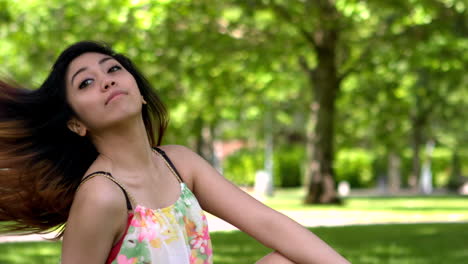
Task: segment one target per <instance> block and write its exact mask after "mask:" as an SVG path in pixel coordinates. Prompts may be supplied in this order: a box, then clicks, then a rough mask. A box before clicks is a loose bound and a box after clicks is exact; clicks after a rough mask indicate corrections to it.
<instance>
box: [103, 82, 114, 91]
mask: <svg viewBox="0 0 468 264" xmlns="http://www.w3.org/2000/svg"><path fill="white" fill-rule="evenodd" d="M114 85H115V82H114V81H111V82H107V83H106V85H104V89H105V90H107V89H109V87H111V86H114Z"/></svg>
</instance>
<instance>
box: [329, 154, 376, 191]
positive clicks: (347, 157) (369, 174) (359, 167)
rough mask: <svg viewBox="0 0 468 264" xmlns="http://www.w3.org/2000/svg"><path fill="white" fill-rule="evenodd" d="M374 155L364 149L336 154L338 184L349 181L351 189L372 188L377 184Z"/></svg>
mask: <svg viewBox="0 0 468 264" xmlns="http://www.w3.org/2000/svg"><path fill="white" fill-rule="evenodd" d="M374 160H375V158H374V155H373V154H372V153H371V152H369V151H367V150H364V149H343V150H340V151H338V153H337V154H336V159H335V164H334V169H335V179H336V182H340V181H347V182H349V183H350V184H351V187H354V188H356V187H371V186H373V185H374V184H375V180H376V173H374V170H373V163H374Z"/></svg>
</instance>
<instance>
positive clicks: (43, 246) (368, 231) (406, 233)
mask: <svg viewBox="0 0 468 264" xmlns="http://www.w3.org/2000/svg"><path fill="white" fill-rule="evenodd" d="M311 230H312V231H313V232H314V233H316V234H317V235H318V236H319V237H321V238H322V239H323V240H325V241H326V242H328V243H329V244H330V245H331V246H332V247H333V248H335V249H336V250H337V251H338V252H340V253H341V254H342V255H344V256H345V257H346V258H347V259H349V260H350V261H351V262H352V263H355V264H360V263H362V264H373V263H375V264H393V263H394V264H440V263H444V264H450V263H464V262H466V260H467V259H468V247H467V245H468V244H467V241H468V223H439V224H391V225H362V226H343V227H317V228H311ZM211 236H212V240H213V250H214V263H216V264H244V263H245V264H250V263H255V261H256V260H258V259H260V258H261V257H262V256H264V255H265V254H267V253H268V252H269V251H270V250H269V249H268V248H265V247H264V246H262V245H261V244H259V243H258V242H256V241H255V240H254V239H252V238H250V237H249V236H247V235H245V234H244V233H242V232H239V231H233V232H214V233H212V234H211ZM59 254H60V242H28V243H24V242H16V243H3V244H0V263H2V264H19V263H21V264H23V263H34V264H46V263H47V264H49V263H53V264H55V263H58V258H59Z"/></svg>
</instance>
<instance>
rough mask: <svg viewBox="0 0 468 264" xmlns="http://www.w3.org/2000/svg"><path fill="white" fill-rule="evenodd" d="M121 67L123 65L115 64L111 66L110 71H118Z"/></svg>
mask: <svg viewBox="0 0 468 264" xmlns="http://www.w3.org/2000/svg"><path fill="white" fill-rule="evenodd" d="M120 69H122V67H120V66H117V65H115V66H112V67H110V69H109V71H108V72H115V71H118V70H120Z"/></svg>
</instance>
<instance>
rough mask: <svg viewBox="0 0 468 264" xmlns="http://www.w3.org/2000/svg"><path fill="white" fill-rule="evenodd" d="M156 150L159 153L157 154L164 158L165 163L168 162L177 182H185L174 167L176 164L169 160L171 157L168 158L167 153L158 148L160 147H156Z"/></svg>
mask: <svg viewBox="0 0 468 264" xmlns="http://www.w3.org/2000/svg"><path fill="white" fill-rule="evenodd" d="M153 149H154V150H156V151H157V153H158V154H159V155H160V156H161V157H163V159H164V161H165V162H166V165H167V167H169V169H170V170H171V172H172V174H174V175H175V176H176V178H177V180H178V181H179V182H180V183H182V182H184V181H183V180H182V177H181V176H180V174H179V172H178V171H177V169H176V167H175V166H174V164H173V163H172V161H171V159H169V157H168V156H167V154H166V152H164V150H162V149H160V148H158V147H154V148H153Z"/></svg>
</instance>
